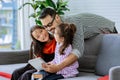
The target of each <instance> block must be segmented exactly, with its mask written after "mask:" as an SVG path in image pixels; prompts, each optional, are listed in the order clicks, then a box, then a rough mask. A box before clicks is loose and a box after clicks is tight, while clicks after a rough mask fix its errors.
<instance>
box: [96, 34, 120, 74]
mask: <svg viewBox="0 0 120 80" xmlns="http://www.w3.org/2000/svg"><path fill="white" fill-rule="evenodd" d="M119 61H120V34H108V35H104V37H103V40H102V44H101V49H100V52H99V55H98V58H97V64H96V74H98V75H107V74H108V73H109V69H110V68H111V67H113V66H119V65H120V62H119Z"/></svg>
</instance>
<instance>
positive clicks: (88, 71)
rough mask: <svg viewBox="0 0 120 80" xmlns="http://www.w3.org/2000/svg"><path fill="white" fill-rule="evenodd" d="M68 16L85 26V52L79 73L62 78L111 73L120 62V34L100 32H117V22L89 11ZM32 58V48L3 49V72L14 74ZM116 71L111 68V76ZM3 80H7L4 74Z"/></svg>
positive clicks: (93, 78)
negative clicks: (30, 52) (30, 49)
mask: <svg viewBox="0 0 120 80" xmlns="http://www.w3.org/2000/svg"><path fill="white" fill-rule="evenodd" d="M65 19H66V20H65V21H68V22H72V23H75V24H76V26H79V27H82V28H81V29H83V34H84V35H80V36H84V53H83V56H82V57H81V58H79V68H78V70H79V72H80V73H79V75H78V76H77V77H75V78H69V79H62V80H97V79H98V78H99V77H101V76H104V75H107V74H109V69H111V67H114V66H119V65H120V64H119V62H118V61H119V60H120V58H119V56H120V55H119V52H120V51H119V50H120V49H119V47H120V46H119V45H120V44H119V41H120V40H119V39H120V35H119V34H100V33H108V32H114V31H115V29H114V26H115V23H114V22H112V21H110V20H108V19H106V18H104V17H102V16H98V15H95V14H89V13H83V14H78V15H71V16H69V17H66V18H65ZM81 32H82V31H81ZM114 42H116V43H114ZM114 52H115V54H114ZM110 54H111V55H110ZM117 57H118V58H117ZM28 59H29V50H18V51H0V71H3V72H8V73H12V72H13V70H15V69H17V68H19V67H22V66H24V65H26V64H27V61H28ZM114 71H115V70H114V69H112V70H110V78H111V76H112V75H113V74H114V73H113V72H114ZM115 72H116V71H115ZM0 80H5V79H3V78H2V77H0ZM111 80H120V79H111Z"/></svg>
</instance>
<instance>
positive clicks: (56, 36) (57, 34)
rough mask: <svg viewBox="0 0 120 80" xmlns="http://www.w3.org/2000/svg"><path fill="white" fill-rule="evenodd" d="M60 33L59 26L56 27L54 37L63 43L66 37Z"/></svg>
mask: <svg viewBox="0 0 120 80" xmlns="http://www.w3.org/2000/svg"><path fill="white" fill-rule="evenodd" d="M59 34H60V30H59V28H56V29H55V32H54V37H55V40H56V42H58V43H61V42H63V41H64V37H60V36H59Z"/></svg>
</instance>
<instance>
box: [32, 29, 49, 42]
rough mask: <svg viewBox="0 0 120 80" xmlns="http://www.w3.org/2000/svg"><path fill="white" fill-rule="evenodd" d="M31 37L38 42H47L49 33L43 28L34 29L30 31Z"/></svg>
mask: <svg viewBox="0 0 120 80" xmlns="http://www.w3.org/2000/svg"><path fill="white" fill-rule="evenodd" d="M32 35H33V37H34V38H35V39H36V40H38V41H40V42H48V41H49V34H48V32H47V31H46V30H45V29H36V30H34V31H33V32H32Z"/></svg>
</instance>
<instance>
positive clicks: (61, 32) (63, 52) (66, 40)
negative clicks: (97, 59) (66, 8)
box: [38, 23, 78, 80]
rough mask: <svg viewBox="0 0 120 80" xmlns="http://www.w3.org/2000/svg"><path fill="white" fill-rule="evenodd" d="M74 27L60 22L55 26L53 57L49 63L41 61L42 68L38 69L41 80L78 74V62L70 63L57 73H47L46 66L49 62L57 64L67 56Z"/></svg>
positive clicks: (70, 49) (74, 30)
mask: <svg viewBox="0 0 120 80" xmlns="http://www.w3.org/2000/svg"><path fill="white" fill-rule="evenodd" d="M75 32H76V27H75V25H74V24H68V23H61V24H60V25H59V26H57V27H56V29H55V33H54V37H55V40H56V42H57V44H56V48H55V57H54V59H53V60H52V61H51V62H49V63H43V65H42V67H43V69H44V70H41V71H39V73H38V74H40V75H42V76H43V77H42V80H57V79H62V78H70V77H75V76H76V75H77V74H78V70H77V68H78V62H77V61H76V62H74V63H73V64H72V65H70V66H67V67H65V68H63V69H61V70H60V71H58V72H57V73H49V72H47V70H46V68H47V67H48V65H49V64H53V65H54V64H57V65H59V64H60V63H61V62H63V60H64V59H65V58H66V57H67V56H69V54H70V53H71V51H72V45H71V44H72V41H73V37H74V33H75Z"/></svg>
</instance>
